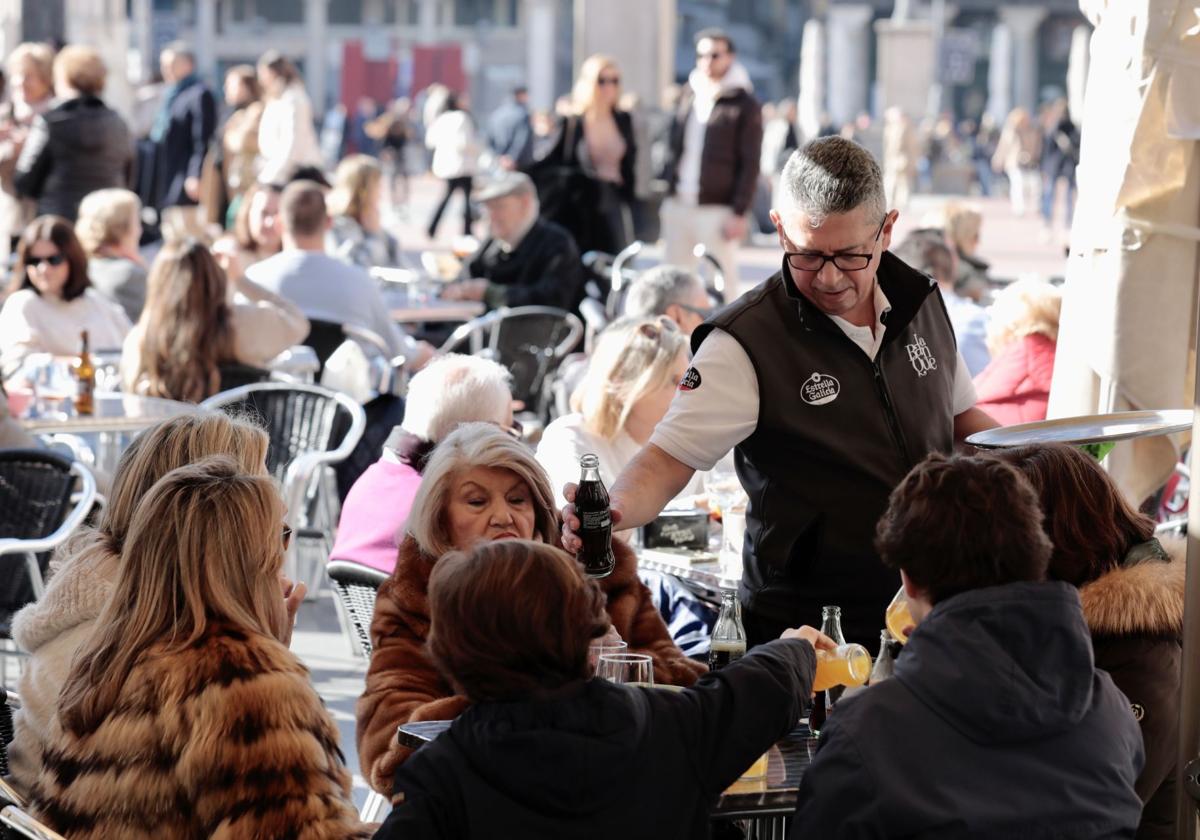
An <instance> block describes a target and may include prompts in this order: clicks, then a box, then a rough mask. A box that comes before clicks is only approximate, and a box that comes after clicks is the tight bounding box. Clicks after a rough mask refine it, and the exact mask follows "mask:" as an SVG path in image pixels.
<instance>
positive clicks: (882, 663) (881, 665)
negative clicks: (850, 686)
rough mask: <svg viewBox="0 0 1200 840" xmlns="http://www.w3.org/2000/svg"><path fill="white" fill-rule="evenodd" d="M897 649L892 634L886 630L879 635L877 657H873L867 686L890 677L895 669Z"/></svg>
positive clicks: (897, 646)
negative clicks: (873, 661) (873, 662)
mask: <svg viewBox="0 0 1200 840" xmlns="http://www.w3.org/2000/svg"><path fill="white" fill-rule="evenodd" d="M899 647H900V643H899V642H897V641H896V640H895V639H894V638H892V634H891V633H890V632H888V631H887V630H884V631H882V632H881V633H880V634H879V655H878V656H876V657H875V664H874V666H872V668H871V679H870V680H868V682H867V684H868V685H875V683H878V682H883V681H884V680H886V679H889V678H890V677H891V676H892V672H893V671H894V669H895V667H896V649H897V648H899Z"/></svg>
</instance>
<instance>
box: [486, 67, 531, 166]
mask: <svg viewBox="0 0 1200 840" xmlns="http://www.w3.org/2000/svg"><path fill="white" fill-rule="evenodd" d="M487 142H488V146H489V147H490V148H491V150H492V153H493V154H495V155H496V156H497V158H498V162H499V164H500V166H501V167H503V168H504V169H524V168H526V167H527V166H529V164H530V163H532V162H533V126H532V124H531V123H530V120H529V90H528V89H527V88H526V87H525V85H517V86H516V87H515V88H513V91H512V96H511V97H510V98H509V99H507V100H505V102H503V103H502V104H501V105H500V107H499V108H497V109H496V110H495V111H493V112H492V116H491V118H489V119H488V127H487Z"/></svg>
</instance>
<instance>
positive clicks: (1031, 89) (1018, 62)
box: [1000, 6, 1046, 113]
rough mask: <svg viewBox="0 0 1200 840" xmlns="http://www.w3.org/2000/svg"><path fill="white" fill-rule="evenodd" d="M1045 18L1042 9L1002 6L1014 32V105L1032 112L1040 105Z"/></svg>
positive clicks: (1004, 18)
mask: <svg viewBox="0 0 1200 840" xmlns="http://www.w3.org/2000/svg"><path fill="white" fill-rule="evenodd" d="M1045 19H1046V10H1045V9H1044V8H1042V7H1040V6H1001V7H1000V20H1001V21H1002V22H1003V23H1004V25H1005V26H1007V27H1008V29H1009V31H1010V32H1011V33H1012V47H1013V48H1012V74H1013V105H1020V106H1021V107H1023V108H1027V109H1029V111H1030V112H1031V113H1032V112H1033V110H1034V109H1035V108H1036V107H1037V102H1038V38H1037V36H1038V27H1039V26H1041V24H1042V21H1043V20H1045Z"/></svg>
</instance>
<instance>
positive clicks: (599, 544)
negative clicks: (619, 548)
mask: <svg viewBox="0 0 1200 840" xmlns="http://www.w3.org/2000/svg"><path fill="white" fill-rule="evenodd" d="M579 467H580V476H579V489H578V490H576V491H575V515H576V516H578V517H579V532H578V535H579V539H580V541H581V542H582V543H583V547H582V548H580V549H579V552H578V553H577V554H576V555H575V557H576V559H578V560H579V562H580V563H582V564H583V570H584V571H585V572H586V573H587V575H588V576H589V577H594V578H602V577H608V576H609V575H611V574H612V571H613V569H614V568H616V565H617V558H616V555H614V554H613V550H612V511H611V510H610V509H609V503H608V491H607V490H606V489H604V482H603V481H601V480H600V459H599V458H597V457H596V456H595V455H584V456H583V457H582V458H580V459H579Z"/></svg>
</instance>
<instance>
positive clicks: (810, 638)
mask: <svg viewBox="0 0 1200 840" xmlns="http://www.w3.org/2000/svg"><path fill="white" fill-rule="evenodd" d="M779 638H781V639H803V640H804V641H806V642H808V643H809V644H810V645H812V646H813V649H814V650H837V642H835V641H834V640H833V639H831V638H829V637H828V636H826V635H825V634H824V633H822V632H821V631H820V630H817V629H815V628H813V627H809V626H808V625H805V626H803V627H793V628H789V629H787V630H784V631H783V635H781V636H780V637H779Z"/></svg>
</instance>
